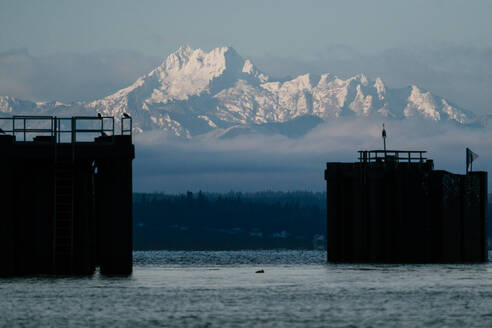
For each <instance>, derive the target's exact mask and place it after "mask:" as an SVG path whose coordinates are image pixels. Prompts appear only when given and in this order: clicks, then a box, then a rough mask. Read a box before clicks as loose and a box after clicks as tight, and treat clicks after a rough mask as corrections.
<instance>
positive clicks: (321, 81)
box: [0, 47, 481, 138]
mask: <svg viewBox="0 0 492 328" xmlns="http://www.w3.org/2000/svg"><path fill="white" fill-rule="evenodd" d="M98 112H99V113H102V114H103V115H105V116H115V117H116V118H119V117H121V116H122V114H123V113H124V112H126V113H128V114H130V115H131V116H132V117H133V126H134V129H135V132H136V133H139V132H144V131H151V130H152V131H154V130H159V131H163V132H165V134H166V135H170V136H177V137H183V138H193V137H194V136H198V135H203V134H207V133H208V134H212V135H215V136H217V137H233V136H235V135H239V134H243V133H280V134H285V135H288V136H299V135H302V134H303V133H305V132H308V131H309V130H310V129H311V128H313V127H315V126H316V125H317V124H319V123H320V122H323V121H329V120H336V119H339V118H343V117H347V118H349V117H376V118H379V117H380V118H381V119H383V118H384V119H398V120H405V119H410V118H413V119H422V120H431V121H447V122H455V123H456V124H458V125H470V124H477V123H476V122H479V121H480V120H479V119H478V118H477V117H476V116H475V115H474V114H473V113H471V112H469V111H466V110H464V109H462V108H460V107H458V106H456V105H454V104H451V103H450V102H448V101H447V100H446V99H444V98H442V97H439V96H436V95H433V94H432V93H431V92H429V91H426V90H423V89H421V88H419V87H418V86H415V85H412V86H408V87H405V88H400V89H391V88H389V87H388V86H386V85H385V83H384V82H383V81H382V80H381V79H380V78H376V79H375V80H374V81H372V80H370V79H368V78H367V77H366V76H364V75H363V74H358V75H355V76H353V77H349V78H346V79H343V78H339V77H337V76H333V75H331V74H329V73H326V74H321V75H320V76H314V75H311V74H305V75H300V76H298V77H296V78H294V79H291V80H287V81H285V80H274V79H271V78H270V77H269V76H267V75H266V74H264V73H262V72H261V71H260V70H258V69H257V68H256V67H255V66H254V64H253V63H252V62H251V61H250V60H248V59H246V60H245V59H243V58H242V57H241V56H240V55H239V54H238V53H237V52H236V51H235V50H234V49H233V48H231V47H221V48H216V49H213V50H212V51H210V52H205V51H203V50H201V49H192V48H190V47H180V48H179V49H178V50H177V51H176V52H174V53H172V54H170V55H169V56H168V57H167V58H166V60H165V61H164V62H163V63H162V64H161V65H160V66H158V67H157V68H155V69H154V70H153V71H151V72H150V73H149V74H147V75H145V76H142V77H140V78H138V79H137V81H136V82H135V83H133V84H132V85H130V86H129V87H127V88H124V89H121V90H119V91H117V92H116V93H114V94H112V95H109V96H107V97H105V98H103V99H100V100H96V101H92V102H83V101H78V102H73V103H68V104H64V103H61V102H57V101H53V102H31V101H25V100H19V99H15V98H12V97H8V96H6V97H0V115H2V116H7V115H55V116H73V115H96V113H98ZM480 122H481V121H480Z"/></svg>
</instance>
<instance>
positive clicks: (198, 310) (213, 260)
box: [0, 251, 492, 327]
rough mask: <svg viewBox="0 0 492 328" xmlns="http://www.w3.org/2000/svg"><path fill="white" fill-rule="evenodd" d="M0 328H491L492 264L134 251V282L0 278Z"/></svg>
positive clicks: (307, 254)
mask: <svg viewBox="0 0 492 328" xmlns="http://www.w3.org/2000/svg"><path fill="white" fill-rule="evenodd" d="M491 255H492V254H491V253H489V258H491ZM491 260H492V258H491ZM259 269H264V270H265V273H263V274H257V273H255V271H256V270H259ZM0 326H3V327H15V326H21V327H50V326H53V327H66V326H79V327H87V326H91V327H107V326H117V327H178V326H179V327H286V326H290V327H328V326H329V327H351V326H354V327H378V326H386V327H402V326H407V327H415V326H429V327H443V326H447V327H465V326H466V327H492V264H477V265H333V264H326V263H325V253H324V252H321V251H235V252H168V251H160V252H136V253H135V266H134V274H133V275H132V276H131V277H129V278H108V277H103V276H100V275H99V274H96V275H94V276H93V277H89V278H61V279H53V278H46V277H31V278H16V279H0Z"/></svg>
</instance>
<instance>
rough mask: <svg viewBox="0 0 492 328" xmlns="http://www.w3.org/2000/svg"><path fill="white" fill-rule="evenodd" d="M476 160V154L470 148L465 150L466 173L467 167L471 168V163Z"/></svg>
mask: <svg viewBox="0 0 492 328" xmlns="http://www.w3.org/2000/svg"><path fill="white" fill-rule="evenodd" d="M477 158H478V154H475V153H474V152H472V151H471V149H470V148H468V147H467V148H466V172H467V173H468V167H469V166H471V167H473V165H472V163H473V161H474V160H476V159H477Z"/></svg>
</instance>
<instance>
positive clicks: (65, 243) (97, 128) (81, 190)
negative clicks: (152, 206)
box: [0, 116, 135, 276]
mask: <svg viewBox="0 0 492 328" xmlns="http://www.w3.org/2000/svg"><path fill="white" fill-rule="evenodd" d="M0 123H2V125H1V126H2V130H3V134H0V149H1V152H2V156H1V161H0V181H1V184H2V187H1V188H0V211H1V212H0V261H1V265H0V276H22V275H33V274H56V275H89V274H92V273H94V272H95V269H96V267H100V271H101V273H103V274H124V275H125V274H130V273H131V272H132V251H133V250H132V248H133V247H132V220H133V219H132V160H133V158H134V153H135V151H134V146H133V144H132V136H131V118H125V119H122V120H121V124H122V126H121V134H119V135H116V134H115V133H114V118H113V117H102V116H98V117H73V118H57V117H49V116H43V117H40V116H14V117H10V118H1V120H0ZM124 124H126V126H127V127H125V126H124ZM9 127H10V128H9ZM128 127H129V128H128Z"/></svg>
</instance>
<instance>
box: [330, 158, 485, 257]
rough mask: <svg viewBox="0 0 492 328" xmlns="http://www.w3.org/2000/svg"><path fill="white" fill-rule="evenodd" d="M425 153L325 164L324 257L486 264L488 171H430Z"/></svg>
mask: <svg viewBox="0 0 492 328" xmlns="http://www.w3.org/2000/svg"><path fill="white" fill-rule="evenodd" d="M424 154H425V151H395V150H393V151H389V150H388V151H384V150H374V151H360V152H359V161H358V162H354V163H327V166H326V170H325V180H326V186H327V259H328V261H329V262H351V263H474V262H486V261H487V260H488V254H487V172H468V173H467V174H466V175H460V174H453V173H450V172H447V171H441V170H434V164H433V161H432V160H429V159H426V158H425V157H423V156H424Z"/></svg>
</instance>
